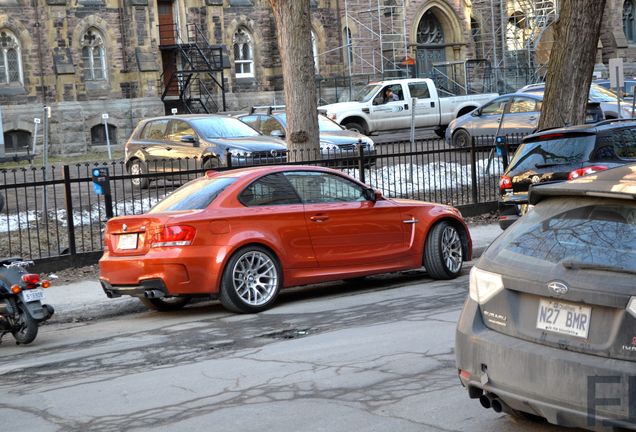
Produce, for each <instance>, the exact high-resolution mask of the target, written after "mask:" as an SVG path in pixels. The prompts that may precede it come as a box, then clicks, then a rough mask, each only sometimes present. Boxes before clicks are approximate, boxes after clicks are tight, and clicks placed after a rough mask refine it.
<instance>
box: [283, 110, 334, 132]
mask: <svg viewBox="0 0 636 432" xmlns="http://www.w3.org/2000/svg"><path fill="white" fill-rule="evenodd" d="M274 117H276V119H277V120H278V121H279V122H280V123H281V124H282V125H283V127H285V128H286V127H287V116H286V115H285V114H284V113H281V114H276V115H275V116H274ZM318 129H319V130H320V132H339V131H341V130H343V129H342V127H341V126H340V125H339V124H338V123H336V122H334V121H331V120H329V119H328V118H327V117H325V116H323V115H319V116H318Z"/></svg>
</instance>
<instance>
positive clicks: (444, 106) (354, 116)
mask: <svg viewBox="0 0 636 432" xmlns="http://www.w3.org/2000/svg"><path fill="white" fill-rule="evenodd" d="M387 89H391V90H392V91H393V94H394V95H396V96H397V100H394V99H393V98H392V99H391V100H389V101H385V100H384V94H385V91H386V90H387ZM495 96H497V93H487V94H470V95H465V96H451V97H441V96H440V95H439V93H438V89H437V87H436V86H435V83H434V82H433V80H431V79H428V78H411V79H400V80H387V81H379V82H372V83H369V84H368V85H367V86H365V87H363V88H361V89H360V90H359V91H358V93H357V94H356V95H354V97H353V99H352V100H351V101H350V102H340V103H335V104H331V105H323V106H321V107H319V110H321V111H324V113H325V115H326V116H327V117H328V118H330V119H331V120H334V121H335V122H337V123H338V124H340V125H342V126H344V127H346V128H347V129H352V130H355V131H357V132H360V133H363V134H367V135H368V134H370V133H373V132H377V131H385V130H393V129H404V128H408V127H410V125H411V121H414V122H415V126H416V127H437V129H436V131H437V133H438V135H439V136H441V137H443V136H444V132H443V131H444V129H446V126H447V125H448V123H450V121H451V120H453V119H454V118H455V117H459V116H461V115H463V114H465V113H468V112H471V111H472V110H474V109H475V108H477V107H478V106H479V105H481V104H483V103H484V102H486V101H489V100H491V99H492V98H493V97H495ZM413 98H417V103H416V104H415V106H414V107H412V106H411V105H412V100H413ZM413 109H414V110H415V113H413V112H412V110H413Z"/></svg>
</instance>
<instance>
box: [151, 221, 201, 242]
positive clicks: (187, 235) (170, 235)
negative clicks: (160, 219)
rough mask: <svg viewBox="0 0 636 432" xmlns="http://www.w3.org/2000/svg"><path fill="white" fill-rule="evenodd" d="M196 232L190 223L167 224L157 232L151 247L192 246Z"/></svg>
mask: <svg viewBox="0 0 636 432" xmlns="http://www.w3.org/2000/svg"><path fill="white" fill-rule="evenodd" d="M196 232H197V230H196V229H194V228H193V227H191V226H188V225H172V226H167V227H164V228H163V230H161V231H159V232H158V233H157V234H155V236H154V238H153V239H152V244H151V247H167V246H190V245H191V244H192V240H193V239H194V235H195V234H196Z"/></svg>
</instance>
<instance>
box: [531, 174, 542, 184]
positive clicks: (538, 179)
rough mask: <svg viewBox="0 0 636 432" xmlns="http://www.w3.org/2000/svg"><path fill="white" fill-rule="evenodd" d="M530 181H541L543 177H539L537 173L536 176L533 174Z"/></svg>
mask: <svg viewBox="0 0 636 432" xmlns="http://www.w3.org/2000/svg"><path fill="white" fill-rule="evenodd" d="M530 181H531V182H532V184H536V183H539V182H540V181H541V177H539V176H538V175H536V176H532V178H531V179H530Z"/></svg>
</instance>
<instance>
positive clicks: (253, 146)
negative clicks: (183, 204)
mask: <svg viewBox="0 0 636 432" xmlns="http://www.w3.org/2000/svg"><path fill="white" fill-rule="evenodd" d="M124 152H125V163H126V169H127V170H128V172H129V173H130V174H132V175H142V174H146V173H148V172H155V171H166V170H175V169H176V167H179V164H178V163H175V162H174V161H172V162H171V160H176V159H186V158H190V159H193V158H197V159H198V160H200V161H201V162H202V166H203V167H204V168H207V169H212V168H216V167H219V166H225V165H226V164H227V154H228V153H229V154H230V158H231V162H232V165H233V166H235V165H239V166H240V165H247V164H253V163H259V162H261V163H280V162H284V161H285V159H286V154H287V146H286V144H285V142H284V141H282V140H280V139H278V138H274V137H269V136H264V135H262V134H261V133H260V132H258V131H257V130H255V129H253V128H251V127H250V126H248V125H246V124H245V123H243V122H241V121H240V120H238V119H236V118H234V117H229V116H223V115H210V114H205V115H199V114H192V115H179V116H167V117H156V118H150V119H145V120H142V121H141V122H139V124H138V125H137V127H136V128H135V130H134V131H133V133H132V135H131V136H130V138H129V139H128V142H126V145H125V147H124ZM133 184H134V185H135V186H139V187H141V188H146V187H148V184H149V178H148V177H137V178H134V179H133Z"/></svg>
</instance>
